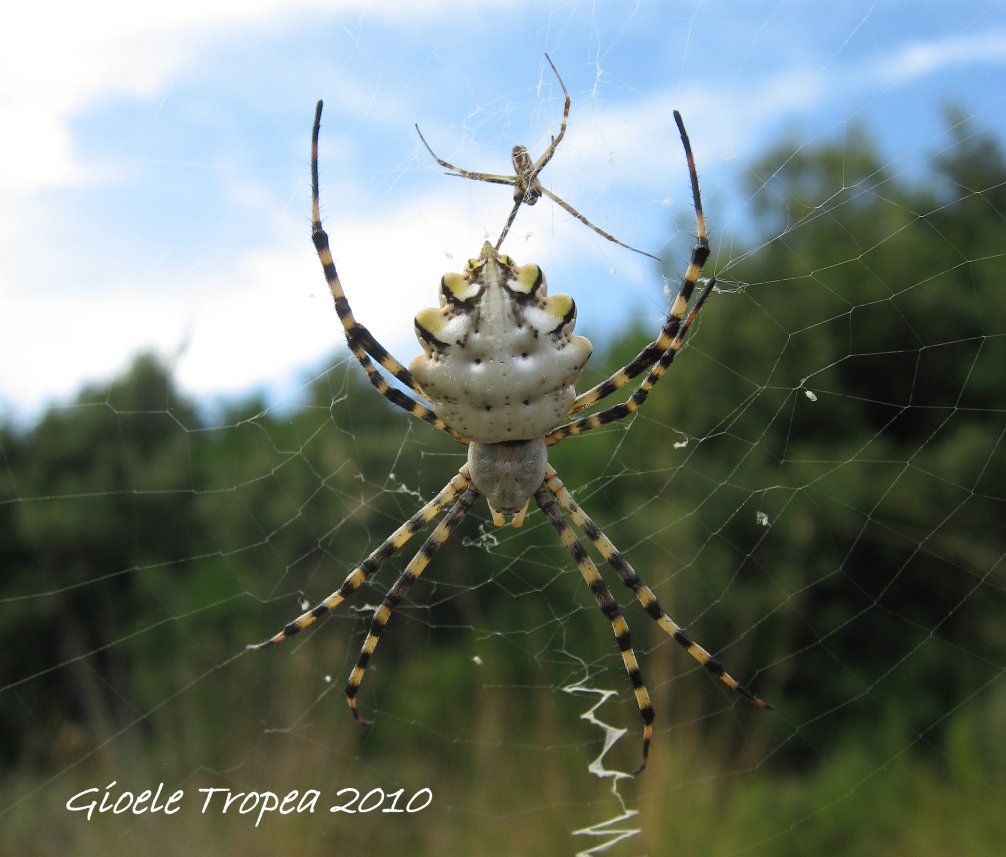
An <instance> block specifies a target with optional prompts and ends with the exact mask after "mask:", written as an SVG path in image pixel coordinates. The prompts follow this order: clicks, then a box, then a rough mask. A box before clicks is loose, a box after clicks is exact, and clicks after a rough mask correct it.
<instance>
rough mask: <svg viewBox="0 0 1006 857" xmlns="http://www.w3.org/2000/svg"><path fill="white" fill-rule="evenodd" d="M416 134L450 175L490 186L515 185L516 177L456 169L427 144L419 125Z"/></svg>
mask: <svg viewBox="0 0 1006 857" xmlns="http://www.w3.org/2000/svg"><path fill="white" fill-rule="evenodd" d="M416 133H417V134H418V135H419V139H420V140H422V142H423V145H424V146H425V147H426V151H427V152H429V153H430V155H432V157H433V160H435V161H436V162H437V163H438V164H440V166H442V167H443V168H444V169H445V170H449V172H450V175H452V176H457V177H458V178H462V179H472V180H473V181H480V182H489V183H490V184H511V185H512V184H513V183H514V181H515V180H516V179H515V177H514V176H498V175H494V174H493V173H476V172H473V171H472V170H463V169H461V167H456V166H454V164H452V163H450V161H445V160H444V159H443V158H441V157H440V156H439V155H438V154H437V153H436V152H434V151H433V149H432V147H431V146H430V144H429V143H427V142H426V138H425V137H424V136H423V132H422V131H420V130H419V125H416Z"/></svg>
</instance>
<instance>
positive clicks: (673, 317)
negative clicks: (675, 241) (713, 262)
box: [569, 110, 709, 414]
mask: <svg viewBox="0 0 1006 857" xmlns="http://www.w3.org/2000/svg"><path fill="white" fill-rule="evenodd" d="M674 121H675V122H676V123H677V126H678V132H679V133H680V134H681V144H682V146H684V149H685V160H686V161H687V162H688V175H689V178H690V179H691V184H692V205H693V207H694V208H695V237H696V242H695V246H694V247H693V248H692V256H691V259H690V260H689V262H688V268H687V269H686V270H685V275H684V277H682V278H681V287H680V288H679V289H678V294H677V295H676V296H675V298H674V302H673V303H672V304H671V307H670V309H669V310H668V311H667V318H666V319H665V320H664V325H663V327H662V328H661V329H660V334H659V335H658V336H657V338H656V339H655V340H653V342H651V343H650V344H649V345H647V346H646V347H645V348H644V349H643V350H642V351H640V352H639V354H637V355H636V356H635V357H634V358H633V359H632V360H631V361H630V362H629V363H627V364H626V365H625V366H624V367H623V368H621V369H619V370H618V371H617V372H615V373H614V374H612V375H611V376H610V377H608V378H605V380H603V381H601V383H600V384H597V385H596V386H594V387H592V388H591V389H589V390H587V391H586V392H584V393H581V394H580V395H579V396H577V397H576V400H575V401H574V402H573V405H572V407H570V409H569V413H570V414H575V413H576V412H577V411H580V410H583V409H584V408H589V407H590V406H591V405H593V404H595V403H596V402H599V401H600V400H601V399H604V398H606V397H607V396H610V395H611V394H612V393H614V392H615V391H616V390H618V389H621V388H622V387H624V386H625V385H626V384H628V383H629V382H630V381H631V380H632V379H633V378H635V377H637V376H638V375H640V374H641V373H642V372H644V371H646V370H647V369H649V368H650V367H651V366H652V365H653V364H654V363H656V361H657V360H658V359H659V358H660V355H661V354H663V353H664V352H666V351H667V349H668V348H670V347H671V343H672V342H673V341H674V338H675V337H676V336H677V333H678V328H679V327H680V325H681V319H682V318H684V315H685V310H686V309H687V307H688V302H689V301H690V300H691V299H692V291H693V290H694V289H695V286H696V284H697V283H698V281H699V277H701V276H702V269H703V267H705V264H706V261H707V260H708V259H709V234H708V232H707V230H706V218H705V215H704V214H703V212H702V196H701V195H700V193H699V178H698V175H697V173H696V171H695V158H694V157H693V155H692V144H691V142H689V140H688V133H687V132H686V131H685V123H684V121H683V120H682V119H681V114H680V113H678V111H677V110H675V111H674ZM617 243H621V242H617ZM630 249H631V248H630ZM646 255H648V254H646Z"/></svg>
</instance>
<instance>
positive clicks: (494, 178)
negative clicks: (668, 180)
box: [416, 54, 660, 262]
mask: <svg viewBox="0 0 1006 857" xmlns="http://www.w3.org/2000/svg"><path fill="white" fill-rule="evenodd" d="M545 59H547V60H548V64H549V65H550V66H552V71H553V72H554V73H555V79H556V80H558V81H559V86H561V87H562V94H563V95H564V96H565V97H566V103H565V106H564V107H563V110H562V124H561V125H560V126H559V133H558V134H557V135H556V136H555V137H553V138H552V142H551V143H549V146H548V148H547V149H546V150H545V153H544V154H543V155H542V156H541V157H540V158H538V160H537V161H534V162H532V161H531V155H530V154H529V153H528V150H527V148H526V147H524V146H514V147H513V149H512V150H511V152H510V158H511V160H512V161H513V169H514V174H513V175H512V176H498V175H493V174H492V173H475V172H472V171H471V170H463V169H461V167H456V166H454V164H451V163H448V162H447V161H445V160H443V159H442V158H441V157H440V156H439V155H437V153H436V152H434V151H433V149H432V148H430V144H429V143H427V142H426V138H425V137H424V136H423V132H422V131H420V130H419V126H418V125H416V133H417V134H418V135H419V139H420V140H422V141H423V145H424V146H425V147H426V151H427V152H429V153H430V154H431V155H432V156H433V159H434V160H435V161H436V162H437V163H438V164H440V166H442V167H443V168H444V169H445V170H449V172H448V175H452V176H458V177H459V178H466V179H474V180H475V181H480V182H490V183H491V184H510V185H513V208H512V209H511V210H510V216H509V217H508V218H507V222H506V225H505V226H504V227H503V231H502V232H501V233H500V237H499V238H498V239H497V240H496V249H497V250H499V248H500V245H501V244H502V243H503V239H504V238H506V235H507V233H508V232H509V231H510V227H511V226H512V225H513V221H514V218H515V217H516V216H517V211H518V209H519V208H520V207H521V205H534V204H535V203H536V202H537V201H538V200H539V199H541V197H542V195H544V196H547V197H548V198H549V199H550V200H552V202H554V203H555V204H556V205H558V206H560V207H561V208H562V209H563V210H564V211H566V212H567V213H568V214H571V215H573V217H575V218H576V219H577V220H579V221H580V222H581V223H582V224H583V225H584V226H588V227H590V228H591V229H593V230H594V231H595V232H596V233H597V234H598V235H600V236H601V237H602V238H607V239H608V240H609V241H611V242H613V243H615V244H617V245H618V246H619V247H624V248H625V249H626V250H631V251H632V252H633V253H639V254H640V255H642V256H648V257H649V258H651V259H653V260H655V261H657V262H659V261H660V259H658V258H657V257H656V256H654V255H653V254H652V253H647V252H646V251H645V250H637V249H636V248H635V247H630V246H629V245H628V244H626V243H625V242H624V241H619V240H618V239H617V238H616V237H615V236H614V235H611V234H609V233H607V232H605V231H604V230H603V229H601V228H600V227H598V226H595V225H594V224H593V223H591V222H590V221H589V220H587V218H586V217H584V216H583V215H582V214H580V212H579V211H577V210H576V209H575V208H573V206H571V205H570V204H569V203H568V202H566V200H564V199H560V198H559V197H557V196H556V195H555V194H554V193H552V191H550V190H549V189H548V188H547V187H543V186H542V183H541V182H540V181H538V173H540V172H541V171H542V170H543V169H545V165H546V164H547V163H548V162H549V161H550V160H552V156H553V155H554V154H555V150H556V149H557V148H558V147H559V143H561V142H562V138H563V137H564V136H565V135H566V122H567V120H568V119H569V91H568V90H567V89H566V84H565V83H563V82H562V77H560V76H559V70H558V69H557V68H556V67H555V63H553V62H552V58H551V57H550V56H549V55H548V54H545Z"/></svg>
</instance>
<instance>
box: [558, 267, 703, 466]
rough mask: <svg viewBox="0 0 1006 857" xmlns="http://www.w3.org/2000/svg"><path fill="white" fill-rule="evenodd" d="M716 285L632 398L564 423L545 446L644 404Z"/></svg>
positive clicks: (628, 412)
mask: <svg viewBox="0 0 1006 857" xmlns="http://www.w3.org/2000/svg"><path fill="white" fill-rule="evenodd" d="M715 286H716V280H715V279H711V280H710V281H709V282H708V283H706V287H705V288H704V289H703V290H702V293H701V294H700V295H699V297H698V299H697V300H696V301H695V305H694V306H693V307H692V309H691V311H690V312H689V313H688V316H687V317H686V318H685V319H684V321H682V323H681V325H680V327H679V328H678V332H677V333H676V334H675V335H674V339H672V340H671V344H670V345H669V346H668V348H667V350H666V351H665V352H664V353H663V354H661V355H660V359H659V360H658V361H657V362H656V363H655V364H654V365H653V367H652V368H651V369H650V371H649V372H648V373H647V375H646V377H645V378H644V379H643V382H642V383H641V384H640V385H639V386H638V387H636V389H635V390H633V391H632V395H631V396H630V397H629V398H628V399H626V400H625V401H624V402H621V403H620V404H617V405H613V406H612V407H610V408H607V409H605V410H603V411H598V412H597V413H596V414H591V415H590V416H589V417H582V418H581V419H578V420H574V421H573V422H571V423H566V424H565V425H562V426H559V427H558V428H556V429H553V430H552V431H550V432H549V433H548V435H547V437H546V438H545V441H546V443H547V444H548V445H549V446H553V445H555V444H557V443H559V441H561V440H564V439H565V438H567V437H571V436H573V435H577V434H583V433H584V432H587V431H591V430H592V429H596V428H600V427H601V426H603V425H607V424H608V423H610V422H614V421H615V420H620V419H622V418H623V417H627V416H628V415H629V414H632V413H635V412H636V411H638V410H639V409H640V408H641V407H642V405H643V403H644V402H645V401H646V398H647V396H649V395H650V391H651V390H652V389H653V387H654V385H655V384H656V383H657V381H659V380H660V379H661V378H662V377H663V376H664V373H665V372H666V371H667V369H668V368H669V367H670V365H671V364H672V363H673V362H674V358H675V357H676V356H677V355H678V352H679V351H680V350H681V345H682V344H683V343H684V341H685V336H686V335H687V333H688V329H689V328H690V327H691V326H692V322H694V321H695V319H696V317H697V316H698V314H699V311H700V310H701V309H702V305H703V304H704V303H705V302H706V300H707V299H708V297H709V295H710V294H712V291H713V288H715Z"/></svg>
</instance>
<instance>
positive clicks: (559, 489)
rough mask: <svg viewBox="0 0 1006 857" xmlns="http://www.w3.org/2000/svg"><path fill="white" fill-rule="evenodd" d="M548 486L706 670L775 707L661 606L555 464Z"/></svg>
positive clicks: (641, 599) (652, 615) (759, 703)
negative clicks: (582, 506)
mask: <svg viewBox="0 0 1006 857" xmlns="http://www.w3.org/2000/svg"><path fill="white" fill-rule="evenodd" d="M545 489H547V490H548V491H549V492H551V493H552V494H553V495H554V496H555V499H556V500H557V501H558V502H559V505H560V506H561V507H562V508H563V509H564V510H565V511H566V512H567V513H568V514H569V516H570V517H571V518H572V519H573V523H574V524H576V526H577V527H579V529H580V530H581V531H582V532H583V533H584V535H586V536H587V538H588V539H590V541H591V543H592V544H593V545H594V547H595V548H597V551H598V553H600V554H601V556H603V557H604V559H605V562H607V563H608V565H610V566H611V567H612V568H613V569H614V570H615V573H616V574H617V575H618V576H619V578H621V580H622V583H624V584H625V585H626V586H627V587H629V589H631V590H632V592H633V594H634V595H635V596H636V600H637V601H639V603H640V605H641V606H642V608H643V609H644V610H645V611H646V612H647V613H648V614H649V615H650V618H651V619H653V621H655V622H656V623H657V624H658V625H659V626H660V627H661V628H663V630H664V631H665V632H666V633H667V635H668V636H670V637H671V638H673V640H674V641H675V642H676V643H678V644H679V645H680V646H682V647H683V648H684V649H685V651H687V652H688V654H690V655H691V656H692V657H693V658H695V660H696V661H698V662H699V663H700V664H701V665H702V666H703V667H704V668H705V669H706V670H708V671H709V672H711V673H712V674H713V675H714V676H716V677H717V678H718V679H719V680H720V681H722V682H723V683H724V684H725V685H726V686H727V687H729V688H730V689H731V690H734V691H736V692H737V693H739V694H740V695H741V696H743V697H745V698H746V699H748V700H750V701H751V702H753V703H754V704H755V705H757V706H758V707H759V708H769V709H771V708H772V706H771V705H769V703H767V702H765V700H764V699H762V698H761V697H760V696H758V694H756V693H755V692H754V691H752V690H749V689H748V688H746V687H745V686H744V685H742V684H741V683H740V682H738V681H737V680H736V679H735V678H733V676H731V675H730V674H729V673H728V672H726V670H724V669H723V665H722V664H721V663H720V662H719V661H718V660H717V659H716V658H714V657H713V656H712V655H711V654H709V652H707V651H706V650H705V649H704V648H702V646H700V645H699V644H698V643H696V642H695V641H694V640H693V639H692V638H691V637H690V636H689V635H688V633H687V632H686V631H685V630H684V628H682V627H681V626H680V625H678V624H677V623H676V622H675V621H674V620H672V619H671V618H670V617H669V616H668V615H667V614H666V613H665V612H664V611H663V608H662V607H661V606H660V602H659V601H657V596H656V595H654V594H653V590H652V589H650V587H649V586H647V585H646V584H645V583H643V581H642V580H641V579H640V577H639V575H638V574H637V573H636V571H635V569H633V567H632V566H631V565H629V563H628V562H626V560H625V558H624V557H623V556H622V554H621V552H620V551H619V550H618V548H616V547H615V546H614V545H613V544H612V542H611V540H610V539H609V538H608V537H607V536H606V535H605V534H604V533H603V532H601V528H600V527H598V526H597V524H595V523H594V521H593V520H592V519H591V518H590V516H589V515H587V513H586V512H584V511H583V509H582V508H580V506H579V505H578V504H577V502H576V501H575V500H574V499H573V497H572V495H571V494H570V493H569V491H568V490H567V489H566V486H565V485H563V483H562V480H561V479H559V476H558V474H557V473H556V472H555V470H554V469H553V468H552V467H549V468H548V470H547V471H546V473H545ZM542 490H544V489H542Z"/></svg>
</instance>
